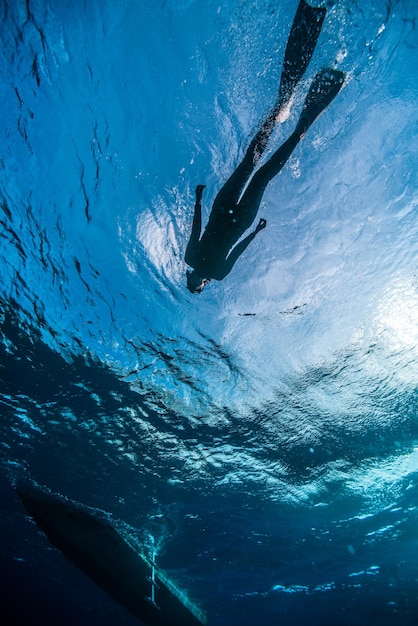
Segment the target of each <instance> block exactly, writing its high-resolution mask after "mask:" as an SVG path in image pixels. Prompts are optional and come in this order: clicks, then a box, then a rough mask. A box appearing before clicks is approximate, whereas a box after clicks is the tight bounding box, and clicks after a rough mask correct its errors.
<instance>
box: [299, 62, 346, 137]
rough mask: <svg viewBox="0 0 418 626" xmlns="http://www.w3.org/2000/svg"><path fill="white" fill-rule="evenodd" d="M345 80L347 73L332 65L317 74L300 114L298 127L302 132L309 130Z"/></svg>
mask: <svg viewBox="0 0 418 626" xmlns="http://www.w3.org/2000/svg"><path fill="white" fill-rule="evenodd" d="M344 81H345V73H344V72H341V71H340V70H334V69H332V68H331V67H325V68H323V69H322V70H320V71H319V72H318V73H317V74H316V76H315V78H314V79H313V81H312V84H311V86H310V88H309V92H308V95H307V96H306V99H305V103H304V105H303V109H302V112H301V114H300V118H299V122H298V125H297V127H296V130H297V131H298V132H300V133H301V134H302V133H305V132H306V131H307V130H308V128H309V127H310V125H311V124H312V123H313V122H314V121H315V120H316V118H317V117H318V116H319V115H320V114H321V113H322V111H324V110H325V109H326V108H327V106H328V105H329V104H330V103H331V102H332V101H333V99H334V98H335V96H336V95H337V94H338V93H339V91H340V90H341V88H342V86H343V84H344Z"/></svg>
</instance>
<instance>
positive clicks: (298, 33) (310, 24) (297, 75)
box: [215, 0, 326, 206]
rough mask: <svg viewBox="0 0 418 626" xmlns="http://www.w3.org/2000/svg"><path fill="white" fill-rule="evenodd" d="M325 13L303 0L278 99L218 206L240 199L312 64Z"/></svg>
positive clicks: (289, 44) (290, 39)
mask: <svg viewBox="0 0 418 626" xmlns="http://www.w3.org/2000/svg"><path fill="white" fill-rule="evenodd" d="M325 14H326V9H325V8H317V7H312V6H310V5H309V4H308V3H307V2H306V1H305V0H300V2H299V6H298V8H297V11H296V15H295V18H294V20H293V24H292V27H291V29H290V33H289V37H288V40H287V45H286V50H285V54H284V60H283V70H282V75H281V78H280V86H279V94H278V98H277V101H276V103H275V104H274V106H273V108H272V110H271V111H270V113H269V114H268V115H267V117H266V118H265V120H264V122H263V123H262V125H261V127H260V129H259V130H258V132H257V134H256V135H255V137H254V138H253V140H252V141H251V143H250V145H249V146H248V148H247V151H246V153H245V155H244V158H243V160H242V161H241V163H240V164H239V165H238V167H237V168H236V169H235V171H234V173H233V174H232V175H231V176H230V177H229V179H228V180H227V181H226V183H225V184H224V186H223V187H222V189H221V190H220V191H219V193H218V195H217V197H216V200H215V203H216V206H226V205H236V204H237V203H238V201H239V197H240V195H241V193H242V191H243V189H244V187H245V185H246V184H247V182H248V180H249V178H250V176H251V174H252V172H253V170H254V167H255V165H256V164H257V163H258V161H259V160H260V158H261V156H262V154H263V152H264V150H265V149H266V146H267V144H268V142H269V139H270V136H271V134H272V132H273V129H274V126H275V123H276V122H277V118H278V115H279V113H280V110H281V109H282V108H283V107H285V106H286V104H287V103H288V102H289V100H290V98H291V96H292V93H293V91H294V89H295V87H296V85H297V84H298V82H299V81H300V80H301V78H302V77H303V75H304V73H305V71H306V68H307V67H308V65H309V62H310V60H311V58H312V55H313V52H314V50H315V46H316V43H317V41H318V37H319V34H320V32H321V28H322V24H323V21H324V19H325Z"/></svg>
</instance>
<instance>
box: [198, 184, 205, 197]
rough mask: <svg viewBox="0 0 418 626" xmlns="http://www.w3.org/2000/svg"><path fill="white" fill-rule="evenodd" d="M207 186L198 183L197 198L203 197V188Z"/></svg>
mask: <svg viewBox="0 0 418 626" xmlns="http://www.w3.org/2000/svg"><path fill="white" fill-rule="evenodd" d="M205 187H206V185H198V186H197V187H196V200H197V201H199V200H201V199H202V194H203V190H204V188H205Z"/></svg>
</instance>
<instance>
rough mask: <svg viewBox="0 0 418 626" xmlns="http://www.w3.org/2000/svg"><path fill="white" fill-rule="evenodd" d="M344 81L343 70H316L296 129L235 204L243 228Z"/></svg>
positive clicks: (259, 170)
mask: <svg viewBox="0 0 418 626" xmlns="http://www.w3.org/2000/svg"><path fill="white" fill-rule="evenodd" d="M344 81H345V73H344V72H340V71H339V70H334V69H332V68H329V67H326V68H323V69H322V70H320V71H319V72H318V73H317V75H316V76H315V78H314V80H313V81H312V85H311V87H310V89H309V92H308V95H307V96H306V99H305V104H304V106H303V109H302V112H301V114H300V118H299V122H298V124H297V126H296V130H295V131H294V132H293V133H292V134H291V135H290V137H289V139H288V140H287V141H285V143H284V144H283V145H282V146H280V148H278V150H276V152H275V153H274V154H273V155H272V156H271V157H270V158H269V160H268V161H266V163H264V164H263V165H262V166H261V167H260V168H259V169H258V170H257V172H256V173H255V174H254V176H253V177H252V179H251V182H250V184H249V185H248V187H247V189H246V190H245V192H244V194H243V196H242V198H241V200H240V201H239V203H238V207H237V208H238V211H239V214H240V220H241V213H242V219H243V223H246V224H247V226H246V228H249V226H250V225H251V223H252V222H253V220H254V219H255V217H256V215H257V211H258V208H259V206H260V202H261V199H262V197H263V194H264V191H265V189H266V187H267V185H268V183H269V182H270V181H271V180H272V179H273V178H274V177H275V176H277V174H278V173H279V172H280V171H281V169H282V168H283V166H284V165H285V163H286V162H287V160H288V159H289V157H290V155H291V154H292V152H293V150H294V149H295V148H296V146H297V145H298V143H299V141H300V140H301V139H302V137H303V136H304V134H305V133H306V131H307V130H308V128H309V127H310V126H311V124H312V123H313V122H314V121H315V120H316V119H317V117H318V116H319V115H320V114H321V113H322V111H324V109H325V108H326V107H327V106H328V105H329V104H330V103H331V102H332V101H333V99H334V98H335V96H336V95H337V94H338V93H339V92H340V90H341V88H342V87H343V85H344Z"/></svg>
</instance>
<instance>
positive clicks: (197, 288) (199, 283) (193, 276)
mask: <svg viewBox="0 0 418 626" xmlns="http://www.w3.org/2000/svg"><path fill="white" fill-rule="evenodd" d="M186 278H187V289H188V290H189V291H191V292H192V293H202V291H203V290H204V288H205V285H207V284H208V282H209V280H210V279H209V278H202V277H201V276H199V274H198V273H197V272H196V270H193V271H192V272H190V271H189V270H188V271H187V272H186Z"/></svg>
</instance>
